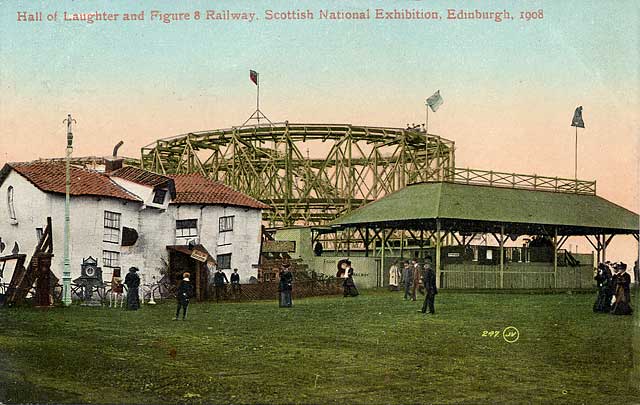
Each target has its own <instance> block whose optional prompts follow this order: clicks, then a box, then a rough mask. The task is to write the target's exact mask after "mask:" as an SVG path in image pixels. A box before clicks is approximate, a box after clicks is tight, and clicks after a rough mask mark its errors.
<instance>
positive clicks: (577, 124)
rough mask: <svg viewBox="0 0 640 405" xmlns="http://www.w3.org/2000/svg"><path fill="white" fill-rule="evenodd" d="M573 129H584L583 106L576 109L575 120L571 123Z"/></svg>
mask: <svg viewBox="0 0 640 405" xmlns="http://www.w3.org/2000/svg"><path fill="white" fill-rule="evenodd" d="M571 126H572V127H577V128H584V121H582V106H580V107H578V108H576V112H574V113H573V120H572V121H571Z"/></svg>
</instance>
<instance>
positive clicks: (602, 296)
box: [593, 263, 612, 313]
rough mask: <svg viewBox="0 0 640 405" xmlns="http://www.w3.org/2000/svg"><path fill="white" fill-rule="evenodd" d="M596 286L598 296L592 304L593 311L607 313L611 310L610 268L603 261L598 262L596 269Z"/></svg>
mask: <svg viewBox="0 0 640 405" xmlns="http://www.w3.org/2000/svg"><path fill="white" fill-rule="evenodd" d="M594 279H595V280H596V285H597V287H598V296H597V297H596V302H595V303H594V304H593V312H605V313H608V312H609V311H610V310H611V293H610V290H611V287H612V286H611V270H609V266H607V265H606V264H604V263H600V264H598V270H597V271H596V275H595V277H594Z"/></svg>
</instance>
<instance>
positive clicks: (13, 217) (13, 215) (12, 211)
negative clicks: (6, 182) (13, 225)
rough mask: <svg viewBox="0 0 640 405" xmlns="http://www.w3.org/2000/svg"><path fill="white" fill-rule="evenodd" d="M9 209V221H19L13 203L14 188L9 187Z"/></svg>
mask: <svg viewBox="0 0 640 405" xmlns="http://www.w3.org/2000/svg"><path fill="white" fill-rule="evenodd" d="M7 209H8V210H9V219H11V220H13V221H15V220H16V219H18V218H17V217H16V206H15V203H14V201H13V186H9V188H7Z"/></svg>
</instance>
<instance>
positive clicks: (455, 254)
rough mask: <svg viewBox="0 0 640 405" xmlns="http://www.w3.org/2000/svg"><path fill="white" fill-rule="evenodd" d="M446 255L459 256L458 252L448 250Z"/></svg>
mask: <svg viewBox="0 0 640 405" xmlns="http://www.w3.org/2000/svg"><path fill="white" fill-rule="evenodd" d="M447 257H460V252H449V253H447Z"/></svg>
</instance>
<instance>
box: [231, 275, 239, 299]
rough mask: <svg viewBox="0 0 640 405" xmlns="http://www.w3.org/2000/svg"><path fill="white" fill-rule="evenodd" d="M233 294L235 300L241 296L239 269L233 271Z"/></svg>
mask: <svg viewBox="0 0 640 405" xmlns="http://www.w3.org/2000/svg"><path fill="white" fill-rule="evenodd" d="M231 293H232V294H233V298H234V299H236V298H238V296H239V295H240V274H238V269H233V273H231Z"/></svg>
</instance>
